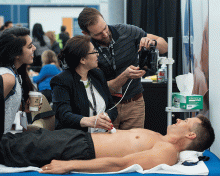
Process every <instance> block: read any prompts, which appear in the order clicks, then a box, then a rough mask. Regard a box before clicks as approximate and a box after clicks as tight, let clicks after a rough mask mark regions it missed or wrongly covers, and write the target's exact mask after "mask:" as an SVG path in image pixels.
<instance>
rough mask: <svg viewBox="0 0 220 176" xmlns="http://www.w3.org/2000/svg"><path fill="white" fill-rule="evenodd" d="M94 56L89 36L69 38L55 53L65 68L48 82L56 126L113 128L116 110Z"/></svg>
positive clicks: (84, 129) (85, 128)
mask: <svg viewBox="0 0 220 176" xmlns="http://www.w3.org/2000/svg"><path fill="white" fill-rule="evenodd" d="M97 56H98V52H97V51H96V50H95V48H94V46H93V45H92V43H91V42H90V37H88V36H76V37H73V38H71V39H70V40H68V42H67V44H66V46H65V48H64V49H63V50H62V51H61V53H60V54H59V55H58V57H59V59H60V60H61V61H64V62H66V64H67V66H68V67H67V68H66V69H65V70H64V71H63V72H62V73H60V74H58V75H56V76H55V77H54V78H52V80H51V82H50V85H51V88H52V101H53V110H54V111H55V114H56V115H55V116H56V129H63V128H75V129H81V130H83V131H88V130H89V131H90V132H93V131H94V129H96V128H101V129H103V130H104V131H105V130H111V129H112V128H113V125H112V122H113V121H114V120H115V119H116V117H117V114H118V112H117V108H112V107H114V102H113V99H112V96H111V94H110V91H109V88H108V86H107V81H106V79H105V76H104V74H103V72H102V71H101V70H100V69H98V68H97V67H98V57H97ZM103 112H105V113H103ZM88 127H89V129H88ZM100 131H102V130H100Z"/></svg>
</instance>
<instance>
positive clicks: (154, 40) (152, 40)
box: [152, 39, 157, 47]
mask: <svg viewBox="0 0 220 176" xmlns="http://www.w3.org/2000/svg"><path fill="white" fill-rule="evenodd" d="M152 41H155V45H154V46H155V47H156V46H157V41H156V40H155V39H153V40H152Z"/></svg>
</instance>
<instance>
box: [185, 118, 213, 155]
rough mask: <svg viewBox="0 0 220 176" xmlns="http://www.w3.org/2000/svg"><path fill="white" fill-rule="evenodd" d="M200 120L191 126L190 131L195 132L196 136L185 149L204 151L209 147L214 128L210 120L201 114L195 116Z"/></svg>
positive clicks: (211, 142)
mask: <svg viewBox="0 0 220 176" xmlns="http://www.w3.org/2000/svg"><path fill="white" fill-rule="evenodd" d="M196 117H197V118H199V119H200V120H201V123H197V124H195V125H194V126H193V129H192V131H193V132H195V133H196V138H195V139H194V140H193V141H192V142H191V144H190V145H189V146H188V147H187V150H195V151H200V152H202V151H204V150H206V149H208V148H210V147H211V145H212V144H213V142H214V140H215V133H214V129H213V127H212V125H211V122H210V120H209V119H208V118H207V117H205V116H204V115H202V114H198V115H197V116H196Z"/></svg>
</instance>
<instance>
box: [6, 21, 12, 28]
mask: <svg viewBox="0 0 220 176" xmlns="http://www.w3.org/2000/svg"><path fill="white" fill-rule="evenodd" d="M4 26H5V28H4V29H8V28H12V27H13V23H12V21H6V22H5V24H4Z"/></svg>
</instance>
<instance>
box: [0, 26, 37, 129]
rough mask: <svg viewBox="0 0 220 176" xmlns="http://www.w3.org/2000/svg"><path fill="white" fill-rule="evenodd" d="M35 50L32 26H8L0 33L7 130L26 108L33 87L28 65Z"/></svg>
mask: <svg viewBox="0 0 220 176" xmlns="http://www.w3.org/2000/svg"><path fill="white" fill-rule="evenodd" d="M35 50H36V48H35V46H34V45H33V43H32V39H31V37H30V30H29V29H27V28H23V27H18V28H17V27H14V28H10V29H6V30H5V31H4V32H3V33H2V34H1V36H0V75H2V78H3V85H4V86H3V87H4V98H5V130H4V132H5V133H6V132H8V131H10V130H11V127H12V124H13V122H14V119H15V115H16V113H17V111H18V110H19V109H20V107H21V110H22V111H25V104H26V105H27V103H26V102H27V100H28V98H29V95H28V93H29V91H31V90H33V89H34V87H33V84H32V82H31V80H30V78H29V76H28V74H27V65H29V64H32V63H33V58H34V51H35ZM20 105H21V106H20Z"/></svg>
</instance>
